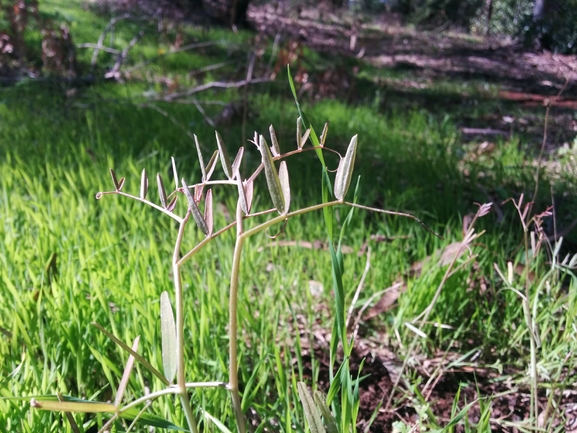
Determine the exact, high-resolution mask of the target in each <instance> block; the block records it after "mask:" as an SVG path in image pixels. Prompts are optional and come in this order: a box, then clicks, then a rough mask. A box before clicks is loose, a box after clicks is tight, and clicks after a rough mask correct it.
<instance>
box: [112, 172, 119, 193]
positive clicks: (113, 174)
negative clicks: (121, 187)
mask: <svg viewBox="0 0 577 433" xmlns="http://www.w3.org/2000/svg"><path fill="white" fill-rule="evenodd" d="M110 177H111V178H112V183H113V184H114V190H115V191H118V179H117V177H116V173H115V172H114V170H113V169H110Z"/></svg>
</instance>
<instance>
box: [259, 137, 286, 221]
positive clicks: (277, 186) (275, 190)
mask: <svg viewBox="0 0 577 433" xmlns="http://www.w3.org/2000/svg"><path fill="white" fill-rule="evenodd" d="M259 143H260V146H259V149H260V153H261V155H262V163H263V165H264V174H265V177H266V183H267V186H268V192H269V193H270V197H271V199H272V202H273V205H274V207H275V208H276V210H277V211H278V212H279V213H280V214H281V215H282V214H284V213H285V203H284V197H283V193H282V186H281V183H280V179H279V177H278V172H277V171H276V167H275V165H274V161H273V160H272V155H271V153H270V149H269V148H268V145H267V144H266V141H265V139H264V137H263V136H262V135H261V136H260V137H259Z"/></svg>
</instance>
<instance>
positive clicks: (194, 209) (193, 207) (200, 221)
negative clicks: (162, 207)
mask: <svg viewBox="0 0 577 433" xmlns="http://www.w3.org/2000/svg"><path fill="white" fill-rule="evenodd" d="M182 188H183V190H184V195H185V196H186V201H187V202H188V210H189V211H190V213H191V214H192V218H194V222H195V223H196V225H197V226H198V228H199V229H200V231H202V232H203V233H204V234H205V235H206V236H208V234H209V232H210V231H209V230H208V226H207V225H206V221H205V220H204V217H203V216H202V214H201V213H200V210H199V209H198V206H197V204H196V201H194V197H193V196H192V193H191V192H190V188H188V185H187V184H186V182H185V181H184V179H182Z"/></svg>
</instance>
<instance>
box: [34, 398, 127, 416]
mask: <svg viewBox="0 0 577 433" xmlns="http://www.w3.org/2000/svg"><path fill="white" fill-rule="evenodd" d="M55 397H56V396H55ZM63 397H64V398H65V401H58V397H56V401H53V400H44V401H42V400H38V399H36V398H32V399H30V407H33V408H34V409H42V410H51V411H59V412H84V413H114V412H116V407H115V406H114V405H113V404H112V403H102V402H99V401H89V400H86V401H83V402H75V401H68V400H67V399H66V396H63Z"/></svg>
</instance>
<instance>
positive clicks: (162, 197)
mask: <svg viewBox="0 0 577 433" xmlns="http://www.w3.org/2000/svg"><path fill="white" fill-rule="evenodd" d="M156 183H158V195H159V196H160V204H161V205H162V207H163V208H165V209H166V189H164V182H163V181H162V176H161V175H160V173H157V174H156Z"/></svg>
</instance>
